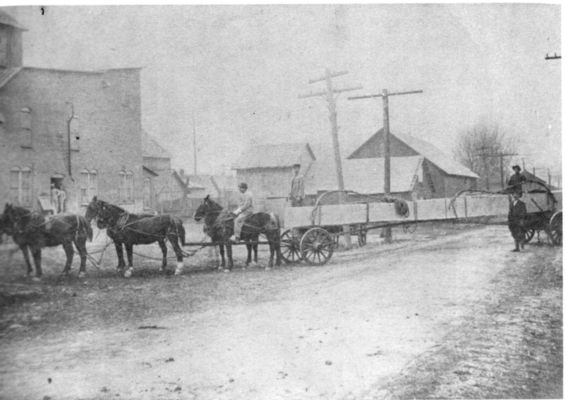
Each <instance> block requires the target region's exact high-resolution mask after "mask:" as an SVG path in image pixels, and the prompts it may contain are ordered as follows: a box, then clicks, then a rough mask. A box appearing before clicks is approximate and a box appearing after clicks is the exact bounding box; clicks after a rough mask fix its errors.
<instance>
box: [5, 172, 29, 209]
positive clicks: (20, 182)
mask: <svg viewBox="0 0 566 400" xmlns="http://www.w3.org/2000/svg"><path fill="white" fill-rule="evenodd" d="M31 188H32V185H31V169H30V168H18V167H15V168H12V169H11V170H10V200H11V201H12V202H14V203H16V204H18V205H20V206H22V207H31V206H32V204H31V203H32V202H31Z"/></svg>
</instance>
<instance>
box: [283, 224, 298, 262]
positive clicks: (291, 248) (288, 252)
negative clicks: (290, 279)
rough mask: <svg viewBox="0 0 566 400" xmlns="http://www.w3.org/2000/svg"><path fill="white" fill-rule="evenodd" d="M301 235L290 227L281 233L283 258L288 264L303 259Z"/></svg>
mask: <svg viewBox="0 0 566 400" xmlns="http://www.w3.org/2000/svg"><path fill="white" fill-rule="evenodd" d="M299 239H300V237H299V235H298V233H297V232H296V231H295V230H293V229H289V230H286V231H285V232H283V234H282V235H281V258H282V259H283V261H285V263H287V264H295V263H298V262H300V261H301V259H302V257H301V251H300V240H299Z"/></svg>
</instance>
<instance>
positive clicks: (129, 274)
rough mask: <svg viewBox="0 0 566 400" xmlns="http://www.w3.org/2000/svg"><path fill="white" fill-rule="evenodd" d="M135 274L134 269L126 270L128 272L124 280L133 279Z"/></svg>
mask: <svg viewBox="0 0 566 400" xmlns="http://www.w3.org/2000/svg"><path fill="white" fill-rule="evenodd" d="M133 272H134V269H133V268H128V269H127V270H126V272H124V278H131V277H132V273H133Z"/></svg>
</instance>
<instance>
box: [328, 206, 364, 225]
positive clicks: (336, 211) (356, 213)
mask: <svg viewBox="0 0 566 400" xmlns="http://www.w3.org/2000/svg"><path fill="white" fill-rule="evenodd" d="M320 209H321V210H320V223H319V225H347V224H359V223H366V222H367V219H366V218H367V209H366V205H365V204H335V205H324V206H321V207H320Z"/></svg>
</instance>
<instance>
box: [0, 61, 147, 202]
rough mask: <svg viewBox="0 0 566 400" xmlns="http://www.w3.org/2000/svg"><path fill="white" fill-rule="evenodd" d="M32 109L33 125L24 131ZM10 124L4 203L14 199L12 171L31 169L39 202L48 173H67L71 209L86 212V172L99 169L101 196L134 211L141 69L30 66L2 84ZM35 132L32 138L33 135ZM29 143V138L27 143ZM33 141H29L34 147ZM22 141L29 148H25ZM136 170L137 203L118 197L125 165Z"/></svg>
mask: <svg viewBox="0 0 566 400" xmlns="http://www.w3.org/2000/svg"><path fill="white" fill-rule="evenodd" d="M68 103H72V105H73V106H74V112H75V115H77V116H78V120H75V121H74V123H77V122H78V129H77V132H78V136H79V139H76V138H75V137H74V136H75V135H73V138H72V139H71V142H72V147H73V150H72V151H71V173H72V176H71V174H70V173H69V170H68V163H67V157H68V140H67V119H68V117H69V116H70V113H71V106H70V104H68ZM23 109H28V110H29V116H30V119H31V130H30V131H26V130H25V129H22V119H21V118H22V112H21V110H23ZM0 112H1V113H2V114H3V115H4V117H5V123H4V126H3V129H2V130H1V131H2V132H1V135H0V188H1V189H2V190H0V204H1V203H3V202H7V201H9V200H10V199H9V190H8V188H9V179H10V172H9V171H10V169H11V168H13V167H20V168H24V167H27V168H31V170H32V198H33V204H32V207H33V208H37V207H38V203H37V201H36V200H35V199H36V198H37V197H38V196H39V195H41V194H46V193H49V191H50V183H51V182H50V178H51V176H53V175H56V174H58V175H61V176H63V177H64V178H63V185H64V188H65V190H66V192H67V211H72V212H84V204H81V202H80V199H79V192H80V186H81V182H80V180H81V179H80V172H81V171H82V170H85V169H86V170H89V171H96V172H97V177H98V178H97V183H98V185H97V186H98V190H97V194H98V196H99V197H100V198H102V199H104V200H107V201H109V202H111V203H115V204H120V205H122V206H124V207H125V208H127V209H130V210H140V209H141V208H142V199H143V174H142V144H141V105H140V78H139V70H138V69H122V70H112V71H108V72H105V73H84V72H69V71H56V70H44V69H35V68H24V69H23V70H22V71H20V72H19V73H18V74H17V75H16V76H15V77H14V78H13V79H12V80H11V81H10V82H8V83H7V84H6V85H5V86H4V87H3V88H2V89H0ZM30 137H31V138H30ZM28 142H29V143H28ZM30 144H31V146H29V145H30ZM22 145H23V146H22ZM121 170H124V171H127V172H131V173H132V176H133V201H131V202H122V201H120V193H119V190H120V187H121V177H120V174H119V173H120V171H121Z"/></svg>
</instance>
